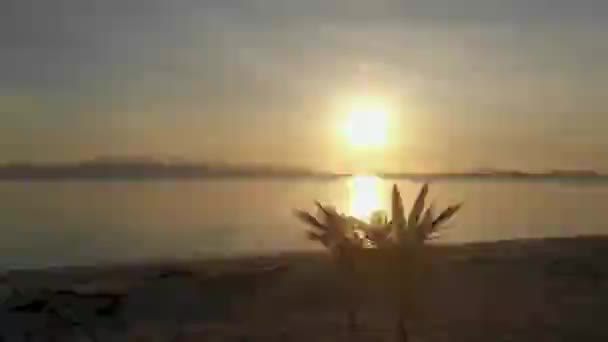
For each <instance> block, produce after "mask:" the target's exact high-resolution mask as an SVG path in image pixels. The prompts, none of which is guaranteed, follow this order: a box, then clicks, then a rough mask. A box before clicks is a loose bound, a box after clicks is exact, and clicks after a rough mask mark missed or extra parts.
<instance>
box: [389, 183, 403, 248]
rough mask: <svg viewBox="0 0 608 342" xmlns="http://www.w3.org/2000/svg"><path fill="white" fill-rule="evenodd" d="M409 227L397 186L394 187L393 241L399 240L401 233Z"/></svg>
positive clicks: (392, 206)
mask: <svg viewBox="0 0 608 342" xmlns="http://www.w3.org/2000/svg"><path fill="white" fill-rule="evenodd" d="M406 225H407V222H406V220H405V210H404V209H403V200H402V199H401V193H400V192H399V188H398V187H397V184H395V185H393V194H392V201H391V230H392V231H391V234H392V238H393V239H397V238H398V236H399V234H400V231H401V230H403V229H404V228H405V227H406Z"/></svg>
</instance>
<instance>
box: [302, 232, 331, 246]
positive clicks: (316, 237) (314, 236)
mask: <svg viewBox="0 0 608 342" xmlns="http://www.w3.org/2000/svg"><path fill="white" fill-rule="evenodd" d="M306 237H307V238H308V239H309V240H311V241H318V242H320V243H322V244H323V246H325V247H329V241H328V238H327V234H318V233H316V232H313V231H310V230H308V231H306Z"/></svg>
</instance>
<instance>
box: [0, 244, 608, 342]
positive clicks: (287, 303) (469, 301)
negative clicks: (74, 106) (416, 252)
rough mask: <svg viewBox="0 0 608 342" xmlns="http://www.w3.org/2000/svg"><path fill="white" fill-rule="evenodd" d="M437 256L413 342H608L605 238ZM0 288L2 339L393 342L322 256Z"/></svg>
mask: <svg viewBox="0 0 608 342" xmlns="http://www.w3.org/2000/svg"><path fill="white" fill-rule="evenodd" d="M431 256H432V260H433V268H432V273H431V274H430V276H429V277H428V279H426V280H425V282H426V283H425V286H424V290H423V291H420V294H419V297H418V300H419V305H420V311H419V312H417V313H416V315H415V317H414V318H413V319H412V320H411V327H410V330H411V332H412V334H413V335H414V338H413V340H414V341H608V282H607V281H608V239H603V238H576V239H551V240H530V241H505V242H496V243H488V244H471V245H462V246H436V247H432V253H431ZM2 283H3V285H2V286H0V301H2V302H3V305H2V311H1V312H0V334H1V335H2V338H3V339H4V340H5V341H13V340H14V341H26V340H28V339H29V340H32V341H34V340H43V341H48V340H53V339H54V340H55V341H70V340H74V341H87V340H89V341H90V340H96V341H347V340H348V341H390V340H391V339H392V336H393V329H392V327H393V320H392V315H391V310H390V305H386V304H391V303H389V302H390V301H389V300H386V297H383V296H382V294H379V295H378V294H377V293H376V295H361V297H359V298H355V299H353V298H352V297H351V296H349V295H348V293H347V292H346V291H343V289H342V288H341V287H340V286H339V282H337V280H336V279H335V278H334V272H333V268H332V264H331V262H329V259H328V257H327V256H325V255H324V254H323V253H316V254H315V253H310V254H291V255H281V256H274V257H263V258H241V259H234V260H215V261H213V260H210V261H201V262H181V263H174V264H169V263H167V264H156V265H145V266H141V265H140V266H116V267H104V268H73V269H62V270H46V271H38V272H34V271H27V272H26V271H14V272H9V273H8V274H6V275H5V276H3V278H2ZM10 287H13V288H15V289H16V291H17V292H18V293H15V292H12V293H11V291H10ZM355 302H356V303H360V309H361V316H360V331H359V333H358V334H357V335H356V336H354V337H353V336H350V335H349V334H348V333H347V328H346V322H345V319H344V317H345V315H344V311H345V308H346V307H348V305H349V303H355ZM54 310H56V311H57V312H54ZM68 321H71V323H67V322H68Z"/></svg>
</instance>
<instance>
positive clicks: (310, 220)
mask: <svg viewBox="0 0 608 342" xmlns="http://www.w3.org/2000/svg"><path fill="white" fill-rule="evenodd" d="M295 215H296V217H297V218H299V219H300V220H302V221H303V222H304V223H307V224H309V225H311V226H313V227H315V228H318V229H320V230H323V231H327V230H329V228H328V227H327V226H326V225H324V224H322V223H321V222H319V220H317V218H316V217H314V216H312V215H310V214H309V213H307V212H305V211H303V210H296V211H295Z"/></svg>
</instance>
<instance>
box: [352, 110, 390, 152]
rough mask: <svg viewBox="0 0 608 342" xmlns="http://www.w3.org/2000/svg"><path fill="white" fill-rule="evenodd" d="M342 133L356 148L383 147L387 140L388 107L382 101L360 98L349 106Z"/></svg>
mask: <svg viewBox="0 0 608 342" xmlns="http://www.w3.org/2000/svg"><path fill="white" fill-rule="evenodd" d="M348 114H349V117H348V119H347V121H346V123H345V126H344V133H345V135H346V138H347V139H348V142H349V144H350V146H352V147H354V148H358V149H366V148H379V147H384V146H385V145H386V144H387V141H388V126H389V124H388V119H389V108H388V106H387V105H386V104H384V103H382V101H378V100H376V99H369V98H361V99H358V100H356V101H354V102H353V103H352V104H351V106H350V108H349V112H348Z"/></svg>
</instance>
